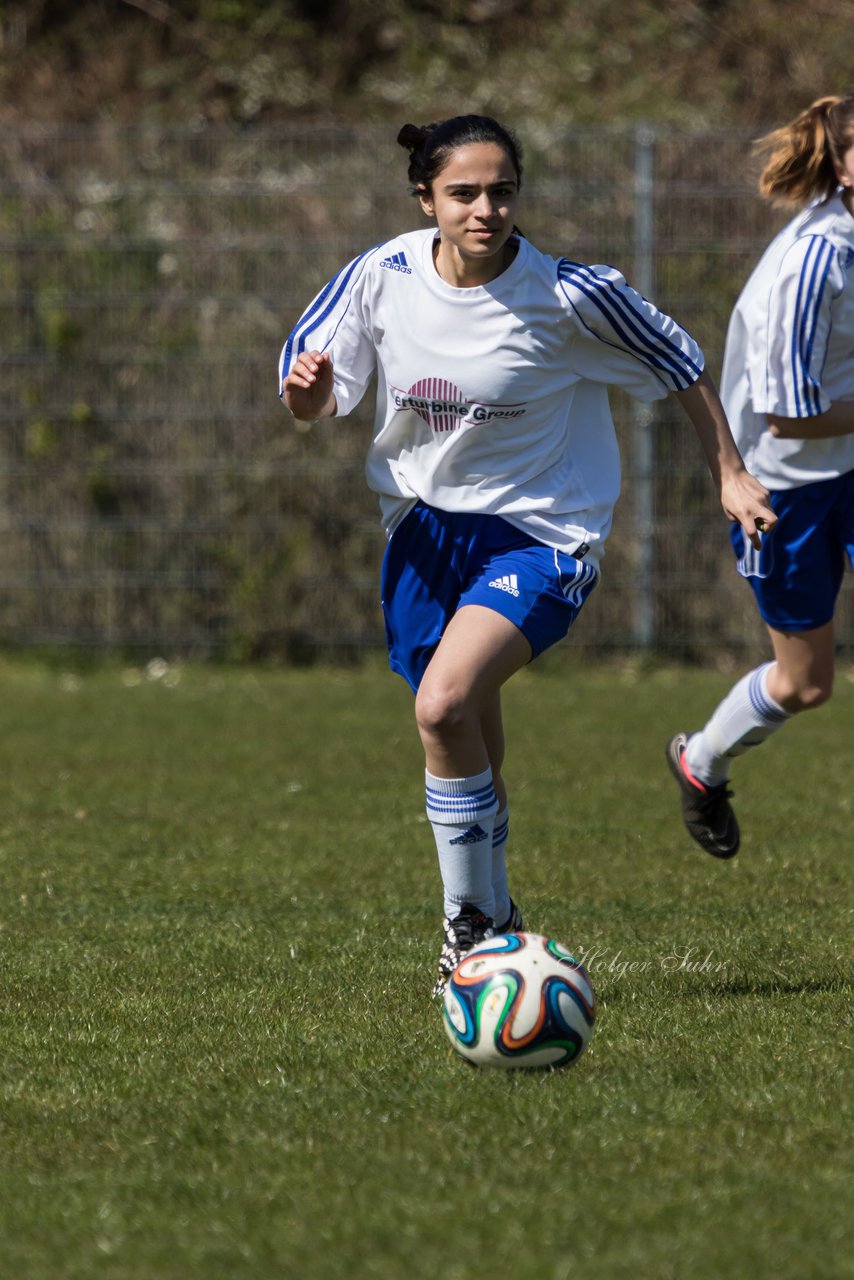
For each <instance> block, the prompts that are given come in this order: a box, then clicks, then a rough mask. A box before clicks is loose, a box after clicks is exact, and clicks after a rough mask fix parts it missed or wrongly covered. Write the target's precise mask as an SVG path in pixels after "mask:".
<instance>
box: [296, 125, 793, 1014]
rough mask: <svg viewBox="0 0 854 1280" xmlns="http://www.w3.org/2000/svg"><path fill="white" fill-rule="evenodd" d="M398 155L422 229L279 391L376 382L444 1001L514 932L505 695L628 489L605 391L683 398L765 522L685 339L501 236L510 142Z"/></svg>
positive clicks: (377, 478) (426, 141)
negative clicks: (436, 886)
mask: <svg viewBox="0 0 854 1280" xmlns="http://www.w3.org/2000/svg"><path fill="white" fill-rule="evenodd" d="M398 141H399V142H400V143H401V145H402V146H403V147H405V148H406V149H407V151H408V152H409V156H410V162H409V179H410V183H411V185H412V191H413V194H415V195H416V196H417V198H418V200H419V201H420V204H421V208H422V210H423V212H424V213H425V214H426V215H427V217H428V218H429V219H431V221H432V222H433V223H434V224H435V225H434V226H432V227H430V228H428V229H425V230H420V231H410V232H407V233H405V234H403V235H400V236H397V237H395V238H394V239H393V240H390V241H388V242H386V243H385V244H381V245H378V246H377V247H376V248H373V249H369V250H368V251H367V252H366V253H363V254H361V255H360V256H359V257H357V258H356V259H354V260H353V261H352V262H350V263H349V264H348V265H347V266H345V267H344V268H343V269H342V270H341V271H340V272H339V273H338V274H337V275H336V276H335V277H334V278H333V279H332V280H331V281H330V282H329V283H328V284H327V285H326V286H325V287H324V288H323V289H322V290H321V291H320V293H319V294H318V295H317V297H316V298H315V299H314V301H313V302H312V303H311V305H310V306H309V307H308V310H307V311H306V312H305V313H304V315H303V316H302V318H301V319H300V321H299V322H298V324H297V325H296V328H295V329H294V331H293V332H292V333H291V335H290V337H289V338H288V340H287V342H286V344H285V347H284V350H283V352H282V356H281V360H280V365H279V388H280V393H281V395H282V398H283V399H284V401H285V403H286V404H287V406H288V407H289V408H290V410H291V412H292V413H293V414H294V416H295V417H297V418H298V419H303V420H306V419H307V420H311V419H317V418H319V417H325V416H329V415H335V414H340V415H343V414H347V413H349V412H350V411H351V410H352V409H353V408H355V406H356V405H357V404H358V403H359V401H360V400H361V399H362V397H363V395H364V394H365V392H366V390H367V388H368V386H369V384H370V383H371V381H372V379H373V378H374V377H375V378H376V383H377V400H376V414H375V422H374V434H373V440H372V443H371V445H370V448H369V450H368V457H367V465H366V473H367V479H368V484H369V485H370V487H371V488H372V489H373V490H375V492H376V493H377V494H378V495H379V500H380V508H381V513H382V519H383V523H384V527H385V530H386V533H387V535H388V538H389V542H388V546H387V548H386V553H385V557H384V561H383V569H382V604H383V610H384V615H385V622H386V633H387V640H388V646H389V655H390V664H391V667H392V669H393V670H395V671H397V672H399V674H400V675H402V676H403V677H404V678H405V679H406V680H407V681H408V683H409V685H410V686H411V688H412V689H413V691H414V692H415V694H416V698H415V718H416V723H417V727H418V731H419V733H420V736H421V741H422V744H423V747H424V752H425V763H426V793H427V815H428V818H429V820H430V823H431V825H432V828H433V832H434V835H435V840H436V847H437V850H438V857H439V869H440V874H441V879H442V884H443V891H444V911H445V921H444V931H445V937H444V945H443V947H442V952H441V957H440V962H439V976H438V980H437V983H436V987H435V989H434V990H435V994H437V995H439V994H441V992H442V990H443V987H444V984H445V981H446V978H447V976H448V975H449V974H450V973H451V972H452V971H453V969H454V967H455V966H456V964H457V962H458V961H459V960H460V959H461V958H462V956H463V955H464V954H465V953H466V951H468V950H469V949H470V948H471V947H472V946H473V945H474V944H475V943H476V942H478V941H481V940H482V939H483V938H485V937H489V936H491V935H492V932H493V930H498V931H500V932H508V931H513V930H518V929H521V928H522V917H521V913H520V912H519V909H518V907H517V906H516V905H515V903H514V902H513V901H512V899H511V898H510V895H509V892H508V887H507V878H506V864H505V856H504V854H505V843H506V837H507V825H508V808H507V792H506V789H505V786H504V782H503V779H502V776H501V767H502V761H503V758H504V734H503V729H502V719H501V700H500V691H501V687H502V685H503V684H504V683H505V681H506V680H508V679H509V677H510V676H512V675H513V673H514V672H515V671H518V670H519V669H520V668H521V667H523V666H525V665H526V664H527V663H528V662H530V661H531V659H532V658H534V657H536V656H537V655H538V654H540V653H542V652H543V650H544V649H546V648H547V647H548V646H549V645H552V644H554V643H555V642H556V641H558V640H560V639H561V638H562V637H563V636H565V635H566V633H567V631H568V630H569V627H570V626H571V624H572V623H573V621H574V619H575V618H576V616H577V615H578V612H579V610H580V609H581V607H582V605H583V604H584V601H585V600H586V598H587V596H588V595H589V593H590V591H591V590H592V588H593V586H594V585H595V583H596V582H597V580H598V576H599V570H598V563H599V559H600V557H601V554H602V548H603V544H604V542H605V538H606V537H607V534H608V531H609V529H610V526H611V515H612V510H613V507H614V503H615V501H616V498H617V495H618V492H619V483H620V477H619V457H618V452H617V443H616V438H615V433H614V427H613V423H612V421H611V415H610V412H609V408H608V387H609V385H615V386H622V387H625V388H627V389H628V390H629V391H630V392H633V393H634V394H635V395H636V396H639V397H640V398H641V399H643V400H647V401H652V400H656V399H658V398H660V397H663V396H664V395H666V394H667V393H668V392H671V391H672V392H673V393H674V394H675V395H676V396H677V397H678V398H679V399H680V400H681V402H682V404H683V405H684V407H685V409H686V411H687V413H688V416H689V417H690V419H691V421H692V422H693V425H694V427H695V428H696V431H697V434H698V436H699V438H700V441H701V444H702V447H703V448H704V450H705V453H706V456H707V459H708V463H709V468H710V470H711V473H712V477H713V479H714V482H715V484H716V486H717V487H718V491H719V494H720V497H721V502H722V505H723V507H724V510H725V511H726V512H727V513H729V515H730V517H731V518H732V519H735V520H737V521H739V522H740V523H741V524H742V525H743V526H744V529H745V534H746V537H747V538H748V540H749V541H751V540H752V541H753V542H755V545H757V546H758V545H759V535H758V533H757V532H756V523H755V522H756V519H757V518H759V519H764V520H766V521H767V522H768V523H769V524H771V523H773V521H774V514H773V512H772V511H771V509H770V507H769V505H768V502H767V493H766V491H765V489H764V488H763V487H762V486H761V485H760V484H759V483H758V482H757V481H756V480H755V479H754V478H753V477H752V476H750V475H749V474H748V472H747V471H746V469H745V467H744V464H743V462H742V459H741V457H740V455H739V453H738V450H737V449H736V447H735V445H734V443H733V440H732V436H731V434H730V431H729V427H728V425H727V422H726V418H725V416H724V413H723V410H722V407H721V404H720V401H719V399H718V396H717V392H716V391H715V389H714V386H713V384H712V382H711V380H710V378H709V377H708V375H707V374H706V373H705V372H704V371H703V356H702V352H701V351H700V349H699V348H698V346H697V344H696V343H695V342H694V340H693V339H692V338H691V337H690V336H689V335H688V334H687V333H686V332H685V331H684V330H683V329H681V328H680V327H679V325H678V324H676V323H675V321H673V320H671V319H670V317H669V316H666V315H664V314H662V313H661V312H660V311H658V310H657V309H656V308H655V307H654V306H653V305H652V304H651V303H650V302H647V301H646V300H645V299H644V298H642V297H640V295H639V294H637V293H635V292H634V290H632V289H631V288H630V287H629V286H628V284H627V283H626V281H625V280H624V279H623V277H622V276H621V275H620V273H619V272H618V271H616V270H614V269H613V268H610V267H589V266H584V265H582V264H580V263H576V262H571V261H568V260H566V259H554V258H551V257H547V256H546V255H545V254H543V253H540V252H539V251H538V250H537V249H535V248H534V247H533V245H531V244H530V243H529V242H528V241H527V240H525V239H524V237H523V236H522V235H521V234H520V233H519V232H518V231H517V230H516V229H515V225H514V220H515V214H516V207H517V202H518V198H519V185H520V180H521V163H520V154H519V149H518V144H517V143H516V140H515V139H514V137H513V136H512V134H511V133H510V132H509V131H508V130H506V129H505V128H503V127H502V126H501V125H499V124H498V123H497V122H496V121H494V120H492V119H490V118H489V117H483V116H457V117H453V118H451V119H449V120H445V121H442V122H440V123H439V124H436V125H428V126H425V127H423V128H421V127H417V126H415V125H405V126H404V127H403V129H401V131H400V134H399V136H398Z"/></svg>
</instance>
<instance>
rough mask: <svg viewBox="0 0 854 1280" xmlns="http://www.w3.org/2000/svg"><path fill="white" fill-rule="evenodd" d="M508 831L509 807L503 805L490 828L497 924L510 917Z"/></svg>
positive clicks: (493, 893)
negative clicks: (507, 855)
mask: <svg viewBox="0 0 854 1280" xmlns="http://www.w3.org/2000/svg"><path fill="white" fill-rule="evenodd" d="M509 833H510V809H509V807H505V808H504V809H503V810H502V811H501V813H497V814H496V815H495V826H494V827H493V829H492V896H493V898H494V899H495V915H494V917H493V919H494V920H495V923H496V924H497V925H500V924H504V923H505V922H506V921H507V920H509V919H510V891H509V889H508V888H507V861H506V857H505V855H506V852H507V836H508V835H509Z"/></svg>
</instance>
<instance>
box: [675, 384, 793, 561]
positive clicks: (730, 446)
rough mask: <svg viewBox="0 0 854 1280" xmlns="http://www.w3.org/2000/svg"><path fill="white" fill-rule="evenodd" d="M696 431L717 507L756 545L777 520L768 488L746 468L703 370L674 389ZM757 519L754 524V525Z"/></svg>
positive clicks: (715, 392) (718, 399)
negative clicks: (689, 382)
mask: <svg viewBox="0 0 854 1280" xmlns="http://www.w3.org/2000/svg"><path fill="white" fill-rule="evenodd" d="M674 395H675V396H676V397H677V399H678V400H680V401H681V403H682V407H683V408H684V409H685V412H686V413H687V414H688V417H689V418H690V419H691V422H692V423H693V425H694V430H695V431H696V432H697V436H698V437H699V440H700V444H701V446H702V448H703V452H704V453H705V455H706V461H707V462H708V464H709V470H710V471H711V473H712V479H713V480H714V482H715V484H716V486H717V489H718V495H719V497H720V502H721V506H722V507H723V509H724V512H725V513H726V515H727V516H728V518H729V519H730V520H737V521H738V523H739V524H740V525H741V527H742V528H743V529H744V532H745V533H746V534H747V537H748V538H749V539H750V541H751V543H752V544H753V546H754V547H755V548H756V549H757V550H758V549H759V546H760V532H764V533H767V532H768V531H769V530H770V529H772V528H773V527H774V525H775V524H776V523H777V517H776V516H775V514H774V512H773V510H772V509H771V506H770V503H769V494H768V490H767V489H766V488H765V487H764V485H761V484H760V483H759V481H758V480H757V479H756V478H755V476H752V475H751V474H750V472H749V471H748V470H747V469H746V467H745V465H744V461H743V459H742V457H741V454H740V453H739V452H738V448H737V447H736V443H735V441H734V440H733V438H732V432H731V431H730V429H729V423H728V422H727V419H726V414H725V412H724V407H723V405H722V404H721V401H720V397H719V396H718V393H717V390H716V388H715V384H714V383H713V382H712V379H711V378H710V377H709V374H708V373H707V371H706V370H703V372H702V373H701V374H700V377H699V378H698V379H697V381H696V382H695V383H694V384H693V386H690V387H689V388H688V389H687V391H675V392H674ZM757 522H758V524H757Z"/></svg>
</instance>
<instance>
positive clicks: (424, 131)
mask: <svg viewBox="0 0 854 1280" xmlns="http://www.w3.org/2000/svg"><path fill="white" fill-rule="evenodd" d="M435 128H436V126H435V125H434V124H426V125H420V124H405V125H404V126H403V128H402V129H401V131H400V133H399V134H398V135H397V140H398V142H399V143H400V145H401V146H402V147H406V150H407V151H417V149H418V148H419V147H420V146H422V145H423V143H424V141H425V139H426V138H428V137H429V136H430V134H431V133H432V132H433V130H434V129H435Z"/></svg>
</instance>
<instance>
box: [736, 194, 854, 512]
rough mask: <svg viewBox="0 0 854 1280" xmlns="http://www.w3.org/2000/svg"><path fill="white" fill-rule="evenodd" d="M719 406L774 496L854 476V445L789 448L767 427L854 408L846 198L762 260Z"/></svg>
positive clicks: (791, 228)
mask: <svg viewBox="0 0 854 1280" xmlns="http://www.w3.org/2000/svg"><path fill="white" fill-rule="evenodd" d="M721 399H722V401H723V404H724V408H725V409H726V413H727V417H728V418H729V422H730V426H731V428H732V433H733V435H734V436H735V441H736V444H737V445H738V447H739V450H740V452H741V455H742V457H743V458H744V461H745V465H746V466H747V468H748V470H749V471H752V472H753V474H754V475H755V476H756V477H757V478H758V479H759V480H761V481H762V483H763V484H765V485H767V486H768V488H769V489H792V488H795V487H797V486H798V485H802V484H807V483H809V482H810V481H813V480H829V479H831V478H832V477H833V476H838V475H842V474H843V473H844V472H846V471H850V470H851V469H852V468H854V435H848V436H838V437H834V438H831V439H827V440H796V439H781V438H778V437H775V436H772V435H771V433H770V431H769V430H768V419H767V417H766V415H767V414H769V413H770V414H777V415H779V416H780V417H783V418H811V417H813V416H814V415H816V414H819V413H824V412H826V411H827V410H828V409H829V408H830V406H831V404H832V403H833V402H834V401H835V400H854V218H852V217H851V214H850V213H849V212H848V210H847V209H846V208H845V205H844V204H843V202H842V196H841V193H840V192H837V193H836V194H835V195H833V196H831V197H830V198H829V199H827V200H823V201H821V202H820V203H818V204H814V205H811V206H810V207H809V208H808V209H806V210H804V211H803V212H801V213H799V214H798V216H797V217H796V218H793V219H792V221H791V222H789V223H788V224H787V225H786V226H785V227H784V228H783V230H782V231H781V232H780V233H779V234H778V235H777V236H776V237H775V238H774V239H773V240H772V241H771V243H770V244H769V246H768V248H767V249H766V250H765V252H764V254H763V255H762V257H761V258H760V259H759V262H758V263H757V265H756V267H755V269H754V271H753V272H752V274H751V276H750V278H749V279H748V281H747V283H746V285H745V286H744V289H743V290H742V293H741V296H740V298H739V299H738V302H737V303H736V305H735V310H734V311H733V314H732V317H731V319H730V323H729V328H728V331H727V340H726V348H725V351H724V364H723V373H722V376H721Z"/></svg>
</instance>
